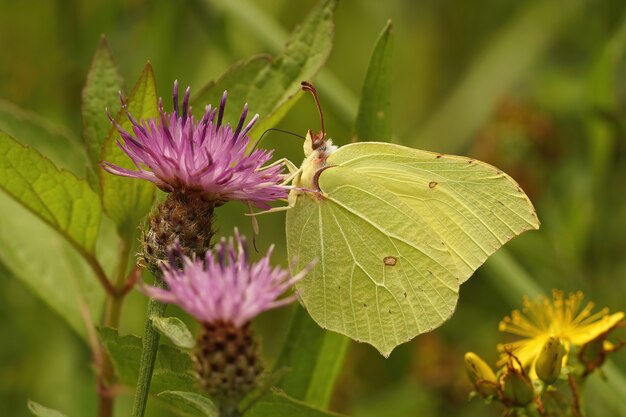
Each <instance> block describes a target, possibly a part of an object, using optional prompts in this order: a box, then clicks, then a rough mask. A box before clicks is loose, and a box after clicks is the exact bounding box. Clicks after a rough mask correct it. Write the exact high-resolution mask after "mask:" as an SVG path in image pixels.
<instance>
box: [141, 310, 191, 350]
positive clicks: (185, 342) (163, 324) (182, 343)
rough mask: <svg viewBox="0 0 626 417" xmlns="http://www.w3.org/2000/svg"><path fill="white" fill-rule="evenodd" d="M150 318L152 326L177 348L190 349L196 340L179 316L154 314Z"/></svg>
mask: <svg viewBox="0 0 626 417" xmlns="http://www.w3.org/2000/svg"><path fill="white" fill-rule="evenodd" d="M151 320H152V326H153V327H154V328H155V329H157V330H158V331H159V333H161V334H162V335H163V336H165V337H167V338H168V339H170V340H171V341H172V343H174V345H176V346H178V347H179V348H183V349H191V348H193V347H194V346H195V345H196V340H195V339H194V338H193V336H192V335H191V332H190V331H189V329H188V328H187V325H185V323H183V322H182V320H180V319H179V318H177V317H158V316H155V317H152V318H151Z"/></svg>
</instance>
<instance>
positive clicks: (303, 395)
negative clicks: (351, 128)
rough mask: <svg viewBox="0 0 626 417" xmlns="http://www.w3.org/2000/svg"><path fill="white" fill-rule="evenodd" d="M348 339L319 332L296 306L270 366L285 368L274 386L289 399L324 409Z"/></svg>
mask: <svg viewBox="0 0 626 417" xmlns="http://www.w3.org/2000/svg"><path fill="white" fill-rule="evenodd" d="M348 340H349V339H348V338H347V337H345V336H342V335H340V334H337V333H334V332H328V331H326V330H323V329H322V328H321V327H320V326H318V325H317V323H315V322H314V321H313V319H312V318H311V317H310V316H309V314H308V313H307V312H306V310H304V309H303V308H301V307H300V306H297V307H296V310H295V311H294V314H293V317H292V319H291V323H290V325H289V331H288V333H287V337H286V338H285V344H284V345H283V348H282V351H281V353H280V356H279V358H278V361H277V362H276V365H275V366H274V369H275V371H279V370H281V369H285V368H286V375H285V377H284V378H283V379H282V380H281V382H280V384H279V385H278V386H279V387H280V388H281V389H282V390H284V391H285V392H286V393H287V394H289V395H290V396H291V397H293V398H296V399H299V400H302V401H305V402H306V403H307V404H311V405H314V406H317V407H321V408H326V407H327V406H328V403H329V402H330V399H331V395H332V392H333V388H334V386H335V382H336V380H337V377H338V376H339V372H340V371H341V365H342V364H343V360H344V357H345V353H346V349H347V347H348Z"/></svg>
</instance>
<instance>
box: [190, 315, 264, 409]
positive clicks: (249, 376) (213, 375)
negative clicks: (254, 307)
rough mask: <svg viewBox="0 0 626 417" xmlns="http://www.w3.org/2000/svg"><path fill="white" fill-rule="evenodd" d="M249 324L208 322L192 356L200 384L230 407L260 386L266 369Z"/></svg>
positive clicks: (225, 405)
mask: <svg viewBox="0 0 626 417" xmlns="http://www.w3.org/2000/svg"><path fill="white" fill-rule="evenodd" d="M258 350H259V346H258V342H257V340H256V338H255V337H254V334H253V332H252V329H251V328H250V326H249V324H246V325H244V326H241V327H238V326H235V325H233V324H232V323H227V322H223V321H218V322H215V323H206V324H204V326H203V329H202V333H200V336H199V337H198V342H197V345H196V348H195V350H194V352H193V355H192V358H193V361H194V364H195V371H196V377H197V379H198V382H199V384H200V386H201V387H202V388H203V389H204V391H205V392H207V393H208V394H209V395H210V396H211V398H212V399H213V400H214V401H216V403H217V404H218V405H219V406H220V407H229V406H233V405H236V404H238V403H239V401H240V400H241V399H242V398H243V397H244V396H245V395H246V394H248V393H249V392H250V391H252V389H254V388H255V387H256V384H257V379H258V376H259V375H260V374H261V372H262V371H263V366H262V364H261V359H260V358H259V352H258Z"/></svg>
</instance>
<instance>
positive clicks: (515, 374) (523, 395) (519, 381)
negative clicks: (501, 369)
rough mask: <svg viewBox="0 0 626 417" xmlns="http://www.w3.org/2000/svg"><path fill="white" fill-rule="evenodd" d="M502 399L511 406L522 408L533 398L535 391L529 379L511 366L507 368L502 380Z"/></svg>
mask: <svg viewBox="0 0 626 417" xmlns="http://www.w3.org/2000/svg"><path fill="white" fill-rule="evenodd" d="M502 385H503V386H504V389H503V391H504V392H503V399H504V400H505V401H506V402H509V403H511V404H513V405H517V406H524V405H527V404H529V403H530V402H531V401H532V400H533V398H535V389H534V388H533V384H532V382H531V381H530V378H528V376H527V375H526V374H525V373H524V372H523V371H520V370H518V369H516V368H514V367H513V366H509V367H508V369H507V371H506V374H505V375H504V378H503V380H502Z"/></svg>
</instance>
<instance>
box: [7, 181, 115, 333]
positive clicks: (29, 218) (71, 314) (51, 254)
mask: <svg viewBox="0 0 626 417" xmlns="http://www.w3.org/2000/svg"><path fill="white" fill-rule="evenodd" d="M0 230H2V233H0V261H1V262H2V263H3V264H4V265H5V266H6V267H7V268H8V269H9V270H10V271H11V273H12V274H13V275H14V276H15V277H16V278H18V279H19V280H20V281H21V282H23V283H24V284H25V285H26V287H27V288H28V289H29V290H30V291H32V292H33V293H34V294H35V295H36V296H37V297H39V298H40V299H42V300H43V301H44V302H45V303H46V304H47V305H48V306H50V308H51V309H52V310H53V311H55V312H56V313H57V314H59V316H61V317H62V318H63V319H64V320H65V321H66V322H68V324H69V325H70V327H71V328H72V329H73V330H74V331H76V333H77V334H79V335H80V336H81V337H82V338H83V339H84V340H85V341H87V334H86V331H85V321H84V320H83V317H82V314H81V302H82V300H84V304H85V305H86V306H87V308H88V309H89V312H90V314H91V317H98V315H99V314H101V311H102V305H103V303H104V292H103V290H102V287H101V286H100V285H99V284H98V281H97V280H96V279H95V277H94V275H93V271H92V270H91V269H90V268H89V266H88V265H87V263H86V262H85V261H84V259H83V258H82V257H81V256H80V255H79V254H78V253H77V252H76V250H75V249H74V248H73V247H72V246H71V245H70V243H69V242H68V241H67V240H65V239H64V238H63V237H61V236H60V235H59V234H58V233H57V232H56V231H54V230H53V229H52V228H51V227H49V226H48V225H47V224H45V223H44V222H43V221H41V219H39V218H37V217H35V215H34V214H32V213H31V212H30V211H28V210H26V209H25V208H24V207H22V206H20V205H19V204H18V203H17V202H15V201H14V200H13V199H11V198H10V197H9V196H7V195H6V194H4V193H0Z"/></svg>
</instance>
